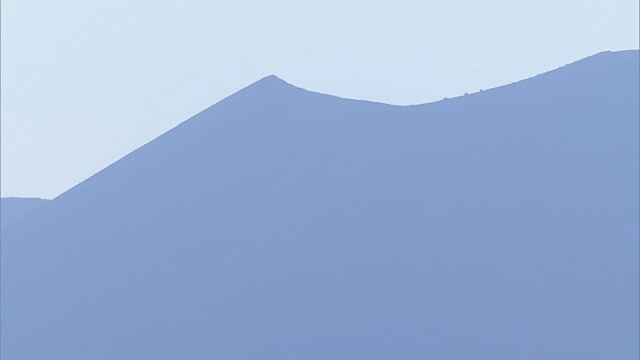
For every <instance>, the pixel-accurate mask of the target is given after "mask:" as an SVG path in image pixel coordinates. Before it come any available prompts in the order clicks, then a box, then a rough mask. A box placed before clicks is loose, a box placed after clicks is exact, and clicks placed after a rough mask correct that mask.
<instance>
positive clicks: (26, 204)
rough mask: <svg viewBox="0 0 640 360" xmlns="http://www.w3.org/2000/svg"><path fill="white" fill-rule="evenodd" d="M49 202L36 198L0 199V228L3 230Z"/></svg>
mask: <svg viewBox="0 0 640 360" xmlns="http://www.w3.org/2000/svg"><path fill="white" fill-rule="evenodd" d="M48 201H49V200H45V199H37V198H18V197H5V198H0V228H5V227H7V226H9V225H11V224H13V223H14V222H16V221H18V220H19V219H21V218H23V217H24V216H26V215H29V214H30V213H32V212H34V211H35V210H37V209H39V208H40V207H41V206H43V205H44V204H46V203H47V202H48Z"/></svg>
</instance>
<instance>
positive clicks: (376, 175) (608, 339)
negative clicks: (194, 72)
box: [1, 51, 640, 359]
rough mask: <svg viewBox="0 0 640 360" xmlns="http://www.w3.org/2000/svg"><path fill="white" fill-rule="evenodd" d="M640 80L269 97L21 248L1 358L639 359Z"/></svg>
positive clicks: (166, 139)
mask: <svg viewBox="0 0 640 360" xmlns="http://www.w3.org/2000/svg"><path fill="white" fill-rule="evenodd" d="M638 63H639V60H638V51H631V52H619V53H604V54H599V55H596V56H594V57H591V58H587V59H585V60H582V61H579V62H576V63H574V64H570V65H567V66H564V67H562V68H559V69H557V70H554V71H551V72H549V73H546V74H543V75H540V76H536V77H533V78H531V79H527V80H524V81H521V82H518V83H515V84H512V85H508V86H503V87H500V88H497V89H494V90H488V91H483V92H481V93H476V94H472V95H468V96H464V97H459V98H455V99H450V100H445V101H441V102H437V103H432V104H425V105H418V106H392V105H385V104H377V103H371V102H366V101H355V100H348V99H341V98H338V97H333V96H329V95H322V94H317V93H313V92H310V91H306V90H303V89H299V88H296V87H294V86H291V85H289V84H287V83H286V82H284V81H282V80H280V79H278V78H277V77H275V76H269V77H266V78H264V79H262V80H260V81H258V82H256V83H254V84H253V85H250V86H248V87H247V88H245V89H242V90H240V91H239V92H237V93H236V94H234V95H232V96H230V97H228V98H226V99H224V100H222V101H221V102H219V103H217V104H216V105H214V106H212V107H210V108H208V109H206V110H205V111H203V112H201V113H200V114H197V115H196V116H194V117H192V118H191V119H189V120H188V121H185V122H184V123H182V124H181V125H179V126H177V127H176V128H174V129H172V130H171V131H169V132H167V133H165V134H164V135H162V136H160V137H158V138H157V139H155V140H153V141H151V142H150V143H148V144H146V145H144V146H142V147H141V148H139V149H138V150H136V151H134V152H132V153H131V154H129V155H127V156H126V157H124V158H123V159H121V160H119V161H117V162H116V163H114V164H112V165H111V166H109V167H107V168H106V169H104V170H103V171H101V172H99V173H98V174H96V175H94V176H92V177H91V178H89V179H87V180H86V181H84V182H83V183H81V184H79V185H77V186H76V187H74V188H72V189H70V190H69V191H67V192H66V193H64V194H62V195H61V196H59V197H58V198H56V199H54V200H53V201H51V202H50V203H49V204H47V206H46V208H44V209H42V210H41V211H39V212H38V213H37V214H34V215H33V216H30V217H28V218H25V219H23V220H22V221H19V222H16V223H15V224H13V225H12V226H9V227H8V228H6V229H3V232H2V254H1V256H2V289H1V290H2V291H1V296H2V339H1V342H2V349H1V352H2V353H1V354H2V358H3V359H40V358H64V359H82V358H101V359H102V358H104V359H122V358H124V359H134V358H154V359H163V358H166V359H176V358H182V359H202V358H220V359H230V358H231V359H233V358H238V359H247V358H280V359H282V358H285V359H286V358H296V359H300V358H304V359H315V358H318V359H320V358H322V359H326V358H331V359H334V358H405V359H407V358H412V359H415V358H434V359H465V358H487V359H550V358H551V359H604V358H607V359H627V358H629V359H632V358H638V355H639V354H638V338H639V335H640V334H639V332H638V318H639V313H638V306H637V304H638V301H639V299H638V281H639V278H638V257H637V254H638V237H639V235H640V234H639V233H638V231H639V230H638V229H639V220H638V219H639V218H640V214H639V205H638V199H639V191H638V182H639V178H638V174H639V163H640V159H639V155H638V153H639V151H638V150H639V144H638V142H639V141H638V130H639V116H640V114H639V101H638V98H639V93H638V84H639V81H640V80H639V78H640V76H639V67H638Z"/></svg>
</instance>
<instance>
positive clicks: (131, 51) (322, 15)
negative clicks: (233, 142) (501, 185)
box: [1, 0, 639, 198]
mask: <svg viewBox="0 0 640 360" xmlns="http://www.w3.org/2000/svg"><path fill="white" fill-rule="evenodd" d="M638 21H639V20H638V1H637V0H618V1H577V0H572V1H563V2H556V1H549V0H542V1H538V2H535V3H534V2H524V3H523V2H513V1H506V0H492V1H484V2H475V1H454V2H417V1H394V2H382V1H366V2H364V1H351V2H348V3H345V2H342V1H324V2H299V1H295V2H294V1H242V2H241V1H214V2H212V1H186V2H176V1H162V0H161V1H155V2H148V1H140V0H130V1H113V0H110V1H107V0H103V1H96V0H82V1H80V0H61V1H56V2H51V1H43V0H37V1H35V0H20V1H17V0H5V1H3V2H2V21H1V23H2V29H1V31H2V58H1V60H2V73H1V76H2V104H1V105H2V113H1V117H2V178H1V180H2V196H28V197H44V198H53V197H55V196H57V195H59V194H60V193H62V192H64V191H66V190H67V189H69V188H70V187H72V186H74V185H75V184H77V183H79V182H80V181H82V180H84V179H86V178H87V177H88V176H90V175H92V174H94V173H96V172H97V171H99V170H101V169H102V168H104V167H105V166H106V165H108V164H110V163H112V162H114V161H116V160H117V159H119V158H120V157H122V156H123V155H125V154H127V153H129V152H130V151H132V150H134V149H135V148H137V147H138V146H140V145H142V144H143V143H145V142H148V141H150V140H151V139H153V138H154V137H156V136H158V135H159V134H161V133H163V132H164V131H166V130H168V129H170V128H172V127H174V126H175V125H177V124H178V123H180V122H182V121H184V120H185V119H187V118H188V117H190V116H191V115H193V114H195V113H197V112H199V111H201V110H203V109H204V108H206V107H208V106H210V105H212V104H213V103H215V102H217V101H219V100H221V99H222V98H224V97H226V96H228V95H230V94H232V93H233V92H235V91H237V90H239V89H240V88H242V87H244V86H246V85H248V84H250V83H252V82H254V81H256V80H258V79H260V78H262V77H264V76H266V75H269V74H277V75H278V76H279V77H281V78H283V79H284V80H286V81H288V82H290V83H292V84H295V85H297V86H300V87H303V88H307V89H311V90H314V91H319V92H323V93H330V94H334V95H338V96H342V97H348V98H356V99H367V100H372V101H378V102H385V103H391V104H416V103H424V102H431V101H435V100H439V99H442V98H444V97H453V96H457V95H462V94H464V93H465V92H469V93H472V92H476V91H479V90H480V89H488V88H491V87H495V86H498V85H503V84H507V83H511V82H514V81H517V80H520V79H524V78H527V77H531V76H534V75H536V74H538V73H542V72H545V71H548V70H551V69H554V68H556V67H558V66H561V65H564V64H567V63H570V62H573V61H576V60H579V59H581V58H584V57H586V56H589V55H593V54H595V53H598V52H601V51H606V50H623V49H637V48H638V41H639V40H638Z"/></svg>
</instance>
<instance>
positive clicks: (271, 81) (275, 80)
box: [249, 75, 295, 88]
mask: <svg viewBox="0 0 640 360" xmlns="http://www.w3.org/2000/svg"><path fill="white" fill-rule="evenodd" d="M254 86H260V87H269V88H277V87H295V86H293V85H291V84H289V83H288V82H286V81H284V80H282V79H281V78H279V77H277V76H276V75H269V76H266V77H263V78H262V79H260V80H258V81H256V82H254V83H253V84H251V85H249V87H254Z"/></svg>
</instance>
